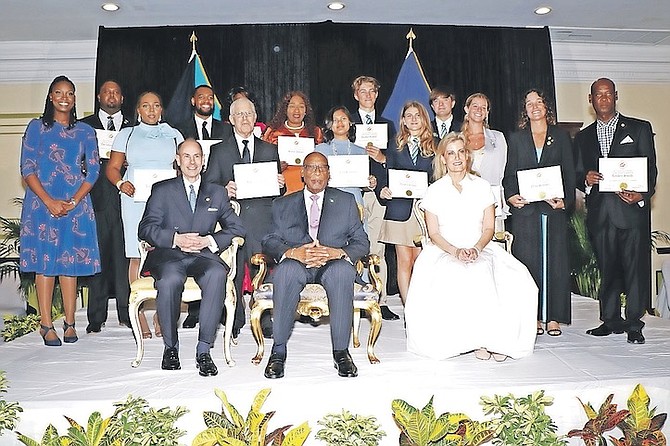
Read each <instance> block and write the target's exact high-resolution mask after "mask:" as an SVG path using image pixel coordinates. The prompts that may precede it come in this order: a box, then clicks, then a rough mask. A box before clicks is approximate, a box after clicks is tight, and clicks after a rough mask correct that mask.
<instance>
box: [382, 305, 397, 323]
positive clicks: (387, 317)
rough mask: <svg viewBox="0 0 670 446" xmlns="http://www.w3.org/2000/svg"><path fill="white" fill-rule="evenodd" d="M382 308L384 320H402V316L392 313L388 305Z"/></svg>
mask: <svg viewBox="0 0 670 446" xmlns="http://www.w3.org/2000/svg"><path fill="white" fill-rule="evenodd" d="M380 308H381V309H382V319H384V320H386V321H397V320H398V319H400V316H398V315H397V314H395V313H394V312H393V311H391V309H390V308H389V307H388V305H382V306H381V307H380Z"/></svg>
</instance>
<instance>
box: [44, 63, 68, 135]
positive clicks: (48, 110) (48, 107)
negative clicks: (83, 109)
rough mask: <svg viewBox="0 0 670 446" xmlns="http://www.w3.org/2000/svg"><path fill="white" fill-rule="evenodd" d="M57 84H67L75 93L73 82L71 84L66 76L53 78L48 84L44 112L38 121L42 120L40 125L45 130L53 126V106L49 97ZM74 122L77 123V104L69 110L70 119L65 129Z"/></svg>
mask: <svg viewBox="0 0 670 446" xmlns="http://www.w3.org/2000/svg"><path fill="white" fill-rule="evenodd" d="M59 82H67V83H68V84H70V86H71V87H72V91H73V92H74V91H76V89H75V86H74V82H72V81H71V80H70V79H69V78H68V77H67V76H63V75H61V76H56V78H54V80H52V81H51V84H49V91H48V93H47V97H46V99H45V101H44V112H43V113H42V116H40V119H41V120H42V125H44V126H45V127H47V128H51V127H53V125H54V104H53V102H51V98H49V95H50V94H51V93H53V90H54V87H55V86H56V84H57V83H59ZM76 122H77V104H76V103H75V104H74V106H73V107H72V110H70V119H69V122H68V125H67V128H68V129H71V128H72V127H73V126H74V124H75V123H76Z"/></svg>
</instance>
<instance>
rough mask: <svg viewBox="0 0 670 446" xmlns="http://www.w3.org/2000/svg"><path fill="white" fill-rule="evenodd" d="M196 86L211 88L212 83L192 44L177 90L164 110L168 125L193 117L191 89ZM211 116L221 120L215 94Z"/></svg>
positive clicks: (219, 104) (219, 107)
mask: <svg viewBox="0 0 670 446" xmlns="http://www.w3.org/2000/svg"><path fill="white" fill-rule="evenodd" d="M198 85H209V86H210V87H211V86H212V83H211V82H210V81H209V77H208V76H207V73H206V72H205V67H204V66H203V64H202V60H201V59H200V56H199V55H198V53H197V52H196V50H195V44H194V45H193V52H192V53H191V58H190V59H189V61H188V65H187V66H186V69H185V70H184V73H183V74H182V75H181V78H180V79H179V83H178V84H177V88H175V91H174V93H173V94H172V98H170V103H169V104H168V106H167V109H166V110H165V115H166V116H165V118H166V119H167V121H168V122H169V123H170V124H172V125H179V124H180V123H182V122H186V121H188V120H189V119H191V117H192V116H193V108H192V106H191V97H192V96H193V89H195V87H197V86H198ZM212 116H213V117H214V119H219V120H220V119H221V102H220V101H219V98H218V97H217V96H216V93H214V114H213V115H212Z"/></svg>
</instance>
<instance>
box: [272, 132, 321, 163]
mask: <svg viewBox="0 0 670 446" xmlns="http://www.w3.org/2000/svg"><path fill="white" fill-rule="evenodd" d="M277 150H278V151H279V160H280V161H286V162H287V163H288V164H289V165H290V166H301V165H302V160H304V159H305V157H306V156H307V155H309V154H310V153H312V152H313V151H314V138H301V137H295V136H280V137H278V138H277Z"/></svg>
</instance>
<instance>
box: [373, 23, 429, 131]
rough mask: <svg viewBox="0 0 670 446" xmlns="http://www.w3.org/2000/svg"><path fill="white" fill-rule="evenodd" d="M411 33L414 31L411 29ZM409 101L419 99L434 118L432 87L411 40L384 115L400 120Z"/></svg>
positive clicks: (390, 119)
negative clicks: (431, 105) (431, 106)
mask: <svg viewBox="0 0 670 446" xmlns="http://www.w3.org/2000/svg"><path fill="white" fill-rule="evenodd" d="M410 33H411V35H413V33H412V32H411V31H410ZM408 36H409V34H408ZM407 101H419V102H420V103H421V104H423V106H424V107H426V110H427V111H428V116H429V118H430V119H433V109H432V108H430V87H429V86H428V81H427V80H426V76H425V75H424V74H423V69H422V68H421V64H420V63H419V59H418V57H417V56H416V53H415V52H414V49H412V43H411V40H410V45H409V51H408V52H407V56H405V61H404V62H403V64H402V67H401V68H400V73H398V78H397V79H396V81H395V85H394V86H393V92H391V97H390V98H389V100H388V102H387V103H386V107H384V111H383V112H382V116H383V117H384V118H386V119H388V120H389V121H391V122H399V119H400V113H401V112H402V107H403V106H404V105H405V103H406V102H407Z"/></svg>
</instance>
